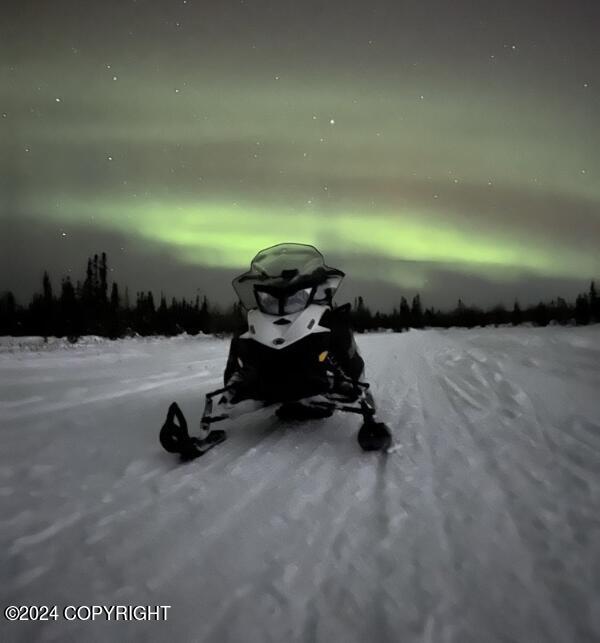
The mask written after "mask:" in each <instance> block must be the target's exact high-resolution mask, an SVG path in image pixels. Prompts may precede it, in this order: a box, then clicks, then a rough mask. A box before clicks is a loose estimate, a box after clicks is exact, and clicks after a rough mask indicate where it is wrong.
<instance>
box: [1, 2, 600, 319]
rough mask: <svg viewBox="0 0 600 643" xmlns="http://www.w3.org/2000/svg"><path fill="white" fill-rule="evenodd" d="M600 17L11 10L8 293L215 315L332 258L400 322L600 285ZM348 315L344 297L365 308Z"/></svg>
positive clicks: (586, 6)
mask: <svg viewBox="0 0 600 643" xmlns="http://www.w3.org/2000/svg"><path fill="white" fill-rule="evenodd" d="M599 5H600V3H598V2H596V1H589V2H583V1H579V2H575V1H572V2H567V1H557V2H550V1H549V0H539V1H535V2H531V1H529V2H528V1H527V0H520V1H518V2H507V1H503V2H501V1H497V2H485V1H483V0H479V1H476V0H472V1H466V0H455V1H450V0H443V1H442V0H439V1H433V0H412V1H403V0H394V1H392V0H387V1H383V0H375V1H373V2H366V1H365V2H360V3H359V2H351V1H350V0H345V1H341V0H327V1H323V2H314V1H310V0H294V1H292V0H277V1H276V0H271V1H269V2H267V1H258V0H242V1H240V0H237V1H229V0H212V1H206V2H204V1H200V0H177V1H173V0H168V1H167V0H164V1H157V0H137V2H136V1H131V0H130V1H125V0H123V1H118V2H117V1H114V0H113V1H106V0H104V1H103V2H100V1H98V2H87V1H85V0H78V1H65V0H57V1H53V2H49V1H38V2H28V1H22V0H21V1H15V2H13V3H10V2H9V3H7V4H5V3H3V12H2V19H1V23H2V24H1V25H0V54H1V55H0V63H1V68H0V174H1V176H0V190H1V195H0V198H1V200H0V224H1V241H0V243H1V246H0V251H1V255H2V256H1V258H0V290H2V289H5V288H11V289H12V290H14V291H15V292H16V293H17V295H19V296H21V297H26V296H29V295H30V294H31V291H32V290H33V289H34V288H39V283H40V278H41V272H42V270H43V269H44V268H47V269H49V271H50V273H51V276H52V277H53V280H54V283H55V286H58V285H59V277H60V276H61V275H62V274H67V273H68V272H69V271H71V274H72V275H73V277H74V278H75V279H76V278H79V277H81V276H82V275H83V270H84V268H85V260H86V258H87V257H88V256H89V255H90V254H93V253H94V252H101V251H103V250H106V251H107V253H108V255H109V262H110V264H111V265H112V266H113V268H114V272H113V273H112V276H113V277H114V278H115V279H116V280H117V281H119V283H121V284H123V285H124V284H129V287H130V290H132V291H134V290H136V289H140V288H144V289H149V288H152V289H154V290H156V291H157V292H158V291H160V290H164V291H165V292H166V293H168V294H169V295H177V296H181V295H186V296H195V294H196V293H197V292H201V293H205V292H206V293H208V294H209V296H211V297H213V298H216V299H217V300H219V301H221V302H226V301H231V300H232V298H233V291H232V290H231V287H230V285H229V281H230V280H231V278H232V277H233V276H235V275H236V274H237V273H239V272H241V271H242V270H244V269H246V268H247V266H248V264H249V261H250V259H251V258H252V257H253V256H254V254H256V252H257V251H258V250H259V249H261V248H263V247H265V246H269V245H272V244H275V243H280V242H284V241H297V242H305V243H312V244H314V245H316V246H317V247H318V248H319V249H320V250H321V251H322V252H323V253H324V254H325V256H326V259H327V261H328V263H329V264H331V265H335V266H336V267H339V268H341V269H343V270H345V271H346V272H347V273H348V278H347V280H346V282H347V283H346V285H345V290H344V291H343V293H344V295H345V296H346V297H347V298H350V297H351V296H354V295H355V294H357V293H359V292H361V293H362V294H363V295H364V296H365V297H366V299H367V300H368V301H369V302H370V303H372V304H373V305H375V306H378V307H381V308H382V309H389V308H391V306H392V305H395V304H396V303H397V301H398V300H399V297H400V295H406V296H409V297H410V296H412V295H413V294H414V293H415V292H416V291H417V290H418V291H420V292H421V294H422V297H423V299H424V303H425V304H426V305H428V304H435V305H438V306H449V305H452V304H454V303H455V301H456V299H457V297H459V296H461V297H463V299H464V300H465V301H466V302H467V303H475V304H481V305H489V304H492V303H495V302H497V301H503V302H504V303H506V304H507V305H509V304H511V303H512V300H513V298H514V297H515V296H517V297H519V298H520V299H521V301H522V302H531V301H537V300H539V299H540V298H552V297H556V296H557V295H558V296H561V295H562V296H565V297H567V298H572V297H573V296H574V295H575V294H576V293H577V292H578V291H579V290H583V289H585V288H587V285H588V284H589V281H590V279H592V278H599V277H600V250H599V248H600V181H599V177H600V127H599V125H600V116H599V114H600V73H599V72H600V37H599V35H598V34H599V33H600V6H599ZM342 298H343V297H342Z"/></svg>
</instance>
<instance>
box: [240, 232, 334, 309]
mask: <svg viewBox="0 0 600 643" xmlns="http://www.w3.org/2000/svg"><path fill="white" fill-rule="evenodd" d="M343 278H344V273H343V272H342V271H341V270H338V269H337V268H331V267H329V266H327V265H326V264H325V260H324V258H323V255H322V254H321V253H320V252H319V251H318V250H317V249H316V248H314V247H313V246H310V245H307V244H303V243H280V244H278V245H276V246H272V247H270V248H266V249H265V250H261V251H260V252H259V253H258V254H257V255H256V257H254V259H253V260H252V263H251V264H250V270H248V271H247V272H245V273H244V274H242V275H240V276H239V277H236V278H235V279H234V280H233V288H234V290H235V291H236V293H237V295H238V297H239V298H240V301H241V303H242V305H243V306H244V307H245V308H246V309H248V310H251V309H253V308H256V307H257V305H258V302H257V299H256V290H255V287H256V286H258V287H260V288H268V289H271V290H281V291H286V292H290V293H291V292H294V291H297V290H300V289H302V288H315V291H314V294H313V296H312V300H313V301H314V302H316V303H329V302H331V299H332V297H333V295H334V293H335V291H336V290H337V288H338V287H339V285H340V283H341V281H342V279H343Z"/></svg>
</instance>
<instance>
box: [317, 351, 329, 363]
mask: <svg viewBox="0 0 600 643" xmlns="http://www.w3.org/2000/svg"><path fill="white" fill-rule="evenodd" d="M328 354H329V353H328V352H327V351H323V352H322V353H321V354H320V355H319V362H324V361H325V360H326V359H327V355H328Z"/></svg>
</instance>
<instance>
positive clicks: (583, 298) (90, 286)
mask: <svg viewBox="0 0 600 643" xmlns="http://www.w3.org/2000/svg"><path fill="white" fill-rule="evenodd" d="M109 272H110V271H109V268H108V263H107V258H106V253H102V254H101V255H94V257H93V258H90V259H88V262H87V268H86V272H85V278H84V279H83V281H77V282H76V283H75V284H73V282H72V281H71V279H70V278H69V277H65V278H63V279H62V282H61V286H60V291H57V292H55V290H54V288H53V286H52V283H51V280H50V276H49V275H48V273H47V272H45V273H44V276H43V279H42V291H41V293H36V294H34V295H33V298H32V300H31V301H30V303H29V304H28V305H26V306H20V305H19V304H18V303H17V301H16V299H15V297H14V295H13V294H12V293H11V292H6V293H4V294H2V295H1V296H0V335H16V336H23V335H41V336H44V337H50V336H55V337H68V338H69V339H71V340H73V341H75V340H76V339H77V338H78V337H80V336H81V335H101V336H104V337H110V338H118V337H125V336H131V335H135V334H139V335H177V334H179V333H182V332H187V333H189V334H191V335H196V334H198V333H200V332H202V333H225V334H228V333H232V332H237V331H241V330H242V329H243V328H244V326H245V314H244V311H243V309H242V307H241V305H240V304H238V303H235V304H233V305H232V306H230V307H229V308H227V309H221V308H219V307H217V306H214V305H212V304H211V303H210V302H209V301H208V299H207V298H206V297H202V298H201V297H199V296H197V297H196V298H195V299H194V300H192V301H190V300H187V299H185V298H183V299H176V298H172V299H171V300H170V301H167V299H166V297H165V296H164V295H163V294H161V296H160V299H159V301H158V302H156V301H155V300H154V296H153V294H152V292H150V291H148V292H137V293H136V294H135V300H134V301H130V296H129V292H128V290H127V288H125V289H124V291H121V289H120V288H119V285H118V284H117V282H116V281H113V282H112V283H111V284H110V288H109V281H108V275H109ZM351 316H352V322H353V325H354V328H355V329H356V330H357V331H358V332H365V331H370V330H377V329H391V330H394V331H397V332H401V331H404V330H407V329H409V328H425V327H431V326H434V327H442V328H448V327H450V326H459V327H465V328H471V327H474V326H488V325H496V326H497V325H500V324H512V325H515V326H517V325H519V324H523V323H530V324H533V325H536V326H546V325H548V324H550V323H557V324H578V325H582V324H589V323H592V322H600V297H599V296H598V294H597V292H596V287H595V285H594V282H592V283H591V284H590V288H589V291H588V292H586V293H582V294H579V295H578V296H577V298H576V299H575V302H574V303H569V302H567V301H566V300H564V299H562V298H560V297H559V298H557V299H556V300H553V301H551V302H549V303H543V302H540V303H539V304H537V305H535V306H529V307H525V308H522V307H521V306H520V305H519V303H518V302H515V303H514V305H513V307H512V309H506V308H504V307H503V306H495V307H494V308H491V309H488V310H484V309H481V308H477V307H474V306H467V305H465V304H464V303H463V302H462V301H461V300H459V301H458V303H457V305H456V307H455V308H454V310H451V311H441V310H438V309H434V308H431V307H430V308H424V307H423V305H422V303H421V297H420V295H416V296H415V297H413V299H412V301H411V303H410V304H409V302H408V300H407V299H406V298H405V297H402V298H401V299H400V302H399V304H398V306H397V307H395V308H394V309H393V310H392V312H390V313H381V312H379V311H376V312H375V313H373V312H372V311H371V310H370V309H369V307H368V306H367V305H366V304H365V302H364V300H363V298H362V297H357V298H356V299H355V301H354V304H353V306H352V309H351Z"/></svg>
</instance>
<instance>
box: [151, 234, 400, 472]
mask: <svg viewBox="0 0 600 643" xmlns="http://www.w3.org/2000/svg"><path fill="white" fill-rule="evenodd" d="M344 276H345V275H344V273H343V272H342V271H341V270H338V269H336V268H331V267H329V266H327V265H325V261H324V258H323V255H322V254H321V253H320V252H319V251H318V250H317V249H316V248H314V247H313V246H310V245H305V244H299V243H282V244H279V245H276V246H272V247H270V248H267V249H265V250H262V251H261V252H259V253H258V254H257V255H256V257H255V258H254V259H253V260H252V263H251V266H250V270H249V271H247V272H245V273H244V274H242V275H240V276H239V277H237V278H236V279H234V280H233V288H234V290H235V291H236V293H237V295H238V297H239V300H240V303H241V304H242V306H243V307H244V309H245V310H246V311H247V329H246V330H245V332H244V333H243V334H239V335H237V336H234V337H233V339H232V341H231V344H230V349H229V356H228V359H227V365H226V368H225V372H224V377H223V379H224V386H223V387H222V388H220V389H218V390H216V391H212V392H211V393H208V394H207V395H206V403H205V408H204V412H203V414H202V419H201V421H200V428H201V437H192V436H190V435H189V433H188V428H187V422H186V419H185V417H184V415H183V413H182V412H181V409H180V408H179V406H178V405H177V403H176V402H173V403H172V404H171V406H170V407H169V410H168V413H167V418H166V420H165V423H164V425H163V427H162V429H161V431H160V442H161V444H162V446H163V447H164V448H165V449H166V450H167V451H169V452H171V453H178V454H180V456H181V458H182V459H184V460H191V459H194V458H197V457H198V456H201V455H203V454H204V453H206V451H208V450H209V449H211V448H213V447H214V446H216V445H217V444H219V443H221V442H223V441H224V440H225V438H226V433H225V431H222V430H218V429H213V428H212V426H213V424H215V423H217V422H221V421H223V420H226V419H228V418H234V417H239V416H240V415H241V414H242V413H244V412H248V411H251V410H255V409H257V408H259V407H261V406H262V407H264V406H271V405H277V409H276V415H277V417H278V418H279V419H281V420H283V421H294V420H310V419H317V418H326V417H329V416H331V415H332V414H333V413H334V412H335V411H341V412H344V413H355V414H357V415H360V416H362V419H363V423H362V426H361V428H360V430H359V432H358V442H359V444H360V446H361V447H362V449H364V450H365V451H376V450H380V451H385V450H387V449H388V448H389V446H390V444H391V433H390V430H389V428H388V427H387V426H386V425H385V424H384V423H383V422H379V421H378V420H377V419H376V417H375V403H374V401H373V396H372V395H371V393H370V391H369V384H368V383H366V382H364V381H362V379H361V378H362V376H363V370H364V361H363V359H362V357H361V356H360V354H359V352H358V350H357V347H356V343H355V341H354V336H353V333H352V329H351V325H350V305H349V304H346V305H343V306H340V307H336V306H335V305H334V303H333V296H334V294H335V292H336V290H337V289H338V287H339V285H340V283H341V281H342V279H343V278H344Z"/></svg>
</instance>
